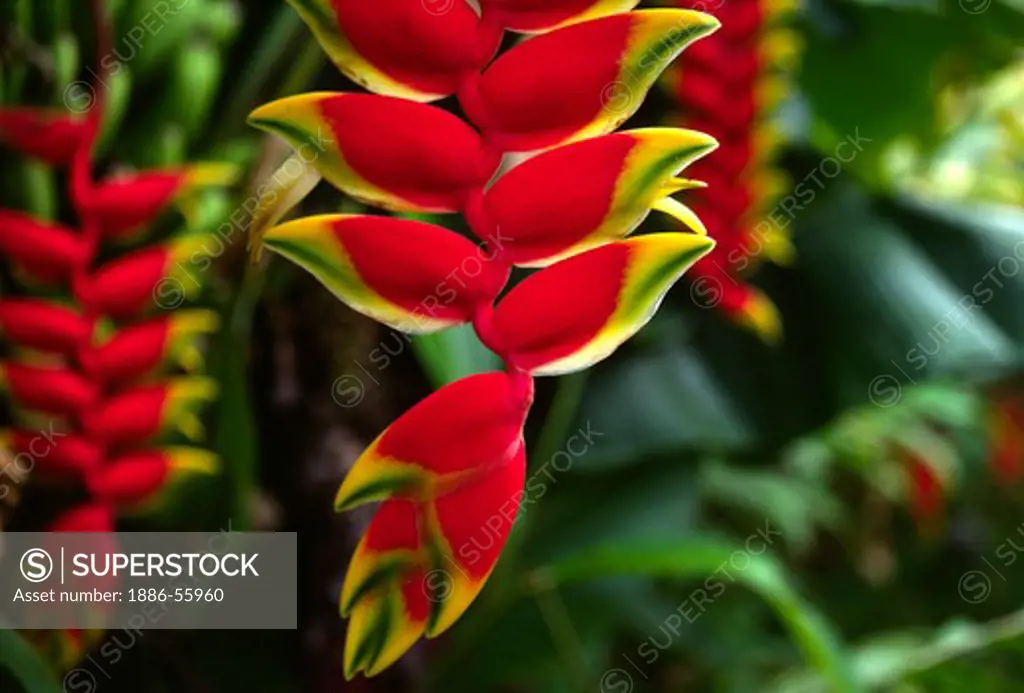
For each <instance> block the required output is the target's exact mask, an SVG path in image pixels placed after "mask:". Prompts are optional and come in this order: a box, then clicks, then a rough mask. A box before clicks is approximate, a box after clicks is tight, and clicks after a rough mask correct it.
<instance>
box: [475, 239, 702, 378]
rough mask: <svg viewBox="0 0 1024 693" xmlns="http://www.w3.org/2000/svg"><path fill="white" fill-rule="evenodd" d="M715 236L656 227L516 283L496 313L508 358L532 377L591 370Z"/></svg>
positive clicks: (645, 317) (651, 310)
mask: <svg viewBox="0 0 1024 693" xmlns="http://www.w3.org/2000/svg"><path fill="white" fill-rule="evenodd" d="M714 247H715V242H714V241H713V240H711V239H710V238H708V237H707V236H699V235H696V234H685V233H658V234H651V235H647V236H638V237H637V238H632V239H629V240H625V241H617V242H615V243H610V244H608V245H604V246H601V247H600V248H595V249H593V250H588V251H587V252H585V253H582V254H580V255H576V256H574V257H571V258H569V259H567V260H562V261H561V262H558V263H556V264H554V265H551V266H550V267H547V268H545V269H543V270H540V271H539V272H536V273H535V274H533V275H531V276H529V277H527V278H526V279H524V280H523V281H521V282H520V283H519V284H517V285H516V286H515V287H514V288H513V289H512V290H511V291H510V292H509V293H508V294H507V295H506V296H505V297H504V298H503V299H502V300H501V302H500V303H499V304H498V306H497V308H496V309H495V311H494V327H495V329H496V331H497V333H498V335H499V340H500V342H501V345H502V348H503V349H505V351H506V352H507V354H508V358H509V359H510V361H511V362H512V363H513V364H515V365H516V366H517V367H519V368H522V369H524V370H526V371H529V372H530V373H532V374H534V375H558V374H561V373H569V372H572V371H577V370H581V369H583V368H587V367H588V366H591V365H593V364H595V363H597V362H598V361H600V360H602V359H604V358H606V357H608V356H609V355H611V353H612V352H613V351H615V350H616V349H617V348H618V347H619V346H620V345H621V344H622V343H623V342H625V341H626V340H627V339H629V338H630V337H632V336H633V335H634V334H636V333H637V332H638V331H639V330H640V328H641V327H643V326H644V325H645V324H647V322H648V321H649V320H650V319H651V317H652V316H653V315H654V312H655V311H656V310H657V308H658V305H659V304H660V303H661V300H662V298H663V297H664V296H665V294H666V292H668V290H669V289H670V288H671V287H672V285H673V284H674V283H675V282H676V281H677V280H678V279H679V278H680V277H681V276H682V275H683V273H684V272H685V271H686V270H687V269H689V268H690V267H691V266H693V263H695V262H696V261H697V260H698V259H700V258H701V257H703V256H704V255H707V254H708V253H709V252H711V249H712V248H714Z"/></svg>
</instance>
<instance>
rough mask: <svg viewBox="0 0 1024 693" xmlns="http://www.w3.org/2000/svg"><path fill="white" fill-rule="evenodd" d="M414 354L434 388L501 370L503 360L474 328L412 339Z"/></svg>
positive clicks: (442, 331) (469, 327) (466, 327)
mask: <svg viewBox="0 0 1024 693" xmlns="http://www.w3.org/2000/svg"><path fill="white" fill-rule="evenodd" d="M412 346H413V352H414V353H415V354H416V358H417V359H419V362H420V365H421V366H422V367H423V370H424V372H425V373H426V374H427V377H428V378H430V382H431V383H432V384H433V385H434V387H435V388H440V387H443V386H444V385H447V384H448V383H451V382H454V381H456V380H458V379H460V378H464V377H466V376H467V375H474V374H476V373H486V372H487V371H493V370H499V369H500V368H501V359H499V358H498V356H497V355H496V354H495V353H494V352H492V351H491V350H490V349H488V348H487V347H485V346H484V345H483V344H482V343H481V342H480V339H479V338H478V337H477V336H476V333H475V332H474V331H473V327H472V325H456V326H455V327H450V328H448V329H446V330H441V331H440V332H434V333H431V334H420V335H414V336H413V337H412Z"/></svg>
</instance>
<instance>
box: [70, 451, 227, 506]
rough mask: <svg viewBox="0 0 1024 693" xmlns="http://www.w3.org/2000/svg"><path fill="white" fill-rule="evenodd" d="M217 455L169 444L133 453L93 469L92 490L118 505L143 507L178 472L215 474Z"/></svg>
mask: <svg viewBox="0 0 1024 693" xmlns="http://www.w3.org/2000/svg"><path fill="white" fill-rule="evenodd" d="M217 466H218V460H217V456H216V455H215V454H213V453H212V452H209V451H207V450H201V449H198V448H190V447H180V446H177V447H167V448H161V449H157V450H141V451H137V452H130V453H127V454H125V455H123V456H121V457H118V458H116V459H113V460H111V461H110V462H109V463H108V464H106V465H104V466H103V467H100V468H97V469H95V470H92V472H91V473H90V474H89V478H88V487H89V490H90V492H92V494H93V495H94V496H95V497H96V498H98V499H99V500H101V501H104V502H108V503H110V504H112V505H114V506H117V507H123V508H128V509H142V507H143V506H145V505H148V504H150V503H152V502H153V501H154V500H155V499H156V497H157V496H159V495H160V492H161V491H162V490H164V489H165V488H166V487H167V486H168V485H169V484H170V483H171V479H172V477H173V476H175V475H180V474H195V473H201V474H212V473H213V472H215V471H216V470H217Z"/></svg>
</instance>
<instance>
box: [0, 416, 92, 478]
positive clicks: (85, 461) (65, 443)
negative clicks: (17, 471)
mask: <svg viewBox="0 0 1024 693" xmlns="http://www.w3.org/2000/svg"><path fill="white" fill-rule="evenodd" d="M0 444H2V445H4V446H5V447H7V448H8V449H9V450H10V451H11V453H12V454H14V455H27V456H28V458H29V459H30V460H31V461H32V462H31V466H32V470H33V473H39V474H42V475H43V476H44V477H55V478H61V477H67V476H76V477H77V476H80V475H83V474H85V473H87V472H89V471H91V470H93V469H96V468H97V467H99V466H100V464H101V463H102V462H103V453H102V451H101V450H100V449H99V448H98V447H97V446H96V445H95V444H94V443H93V442H92V441H90V440H88V439H87V438H84V437H82V436H80V435H77V434H74V433H57V432H54V431H52V429H51V430H50V431H46V432H44V431H42V430H36V431H33V430H28V429H20V428H16V429H13V430H10V431H7V432H5V433H2V434H0ZM26 466H27V465H26Z"/></svg>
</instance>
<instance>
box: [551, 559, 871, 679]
mask: <svg viewBox="0 0 1024 693" xmlns="http://www.w3.org/2000/svg"><path fill="white" fill-rule="evenodd" d="M736 551H740V552H743V551H744V549H743V547H742V545H733V544H729V543H724V542H719V541H708V540H694V541H689V542H687V541H679V540H666V541H658V542H654V541H652V542H648V543H646V544H645V543H641V542H636V541H634V542H630V543H626V544H612V543H609V544H606V545H605V546H602V547H598V548H595V549H591V550H586V551H582V552H580V553H578V554H576V555H574V556H570V557H568V558H566V559H563V560H561V561H559V562H557V563H555V564H552V565H550V566H548V567H547V568H545V570H544V571H543V579H546V580H550V581H551V584H552V585H554V586H558V585H562V584H565V583H572V582H579V581H585V580H592V579H594V578H598V577H607V576H613V575H646V576H650V577H664V578H683V579H685V578H703V577H707V576H710V575H712V574H714V573H715V571H716V570H718V569H719V568H720V567H721V566H722V565H723V563H725V562H727V561H729V560H730V559H731V556H732V555H733V554H734V552H736ZM746 555H747V556H748V557H749V558H750V565H749V567H748V568H747V569H746V570H743V571H737V572H736V573H735V577H736V578H737V580H738V581H739V582H741V583H742V584H744V585H745V586H746V587H747V588H749V589H750V590H752V591H753V592H755V593H756V594H758V595H759V596H761V598H763V599H764V600H765V601H766V602H767V603H768V604H769V605H770V606H771V607H772V608H773V609H774V610H775V612H776V613H777V614H778V616H779V618H780V619H781V620H782V621H783V622H784V623H785V625H786V627H787V628H788V629H789V632H790V636H791V637H792V638H793V640H794V641H795V642H796V643H797V645H798V646H799V648H800V649H801V650H802V651H803V653H804V656H805V658H806V659H807V660H808V663H809V664H811V665H812V666H813V667H814V668H815V669H817V670H818V671H819V672H820V673H821V675H822V677H823V678H824V679H825V680H826V681H827V682H828V685H829V690H830V691H832V692H833V693H855V692H857V691H864V690H865V689H864V688H863V687H861V686H859V685H858V684H857V683H856V681H855V680H854V679H853V676H852V673H851V671H850V667H849V663H848V662H847V659H846V654H845V652H844V650H843V646H842V645H841V643H840V641H839V638H838V635H837V634H836V633H835V632H834V629H833V627H832V625H831V624H830V623H829V622H828V621H827V620H826V619H825V618H824V617H823V616H822V615H821V614H820V613H819V612H818V611H817V610H816V609H814V607H813V606H811V605H810V604H809V603H808V602H806V601H805V600H804V599H803V598H802V597H801V596H800V595H799V594H798V593H797V592H796V590H795V589H794V588H793V587H792V586H791V585H790V584H789V580H788V578H787V576H786V572H785V569H784V568H783V567H782V566H781V565H780V564H779V563H778V562H776V561H775V560H774V559H772V558H770V557H769V556H768V555H767V554H764V555H760V556H754V555H750V553H749V552H748V553H747V554H746Z"/></svg>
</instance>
